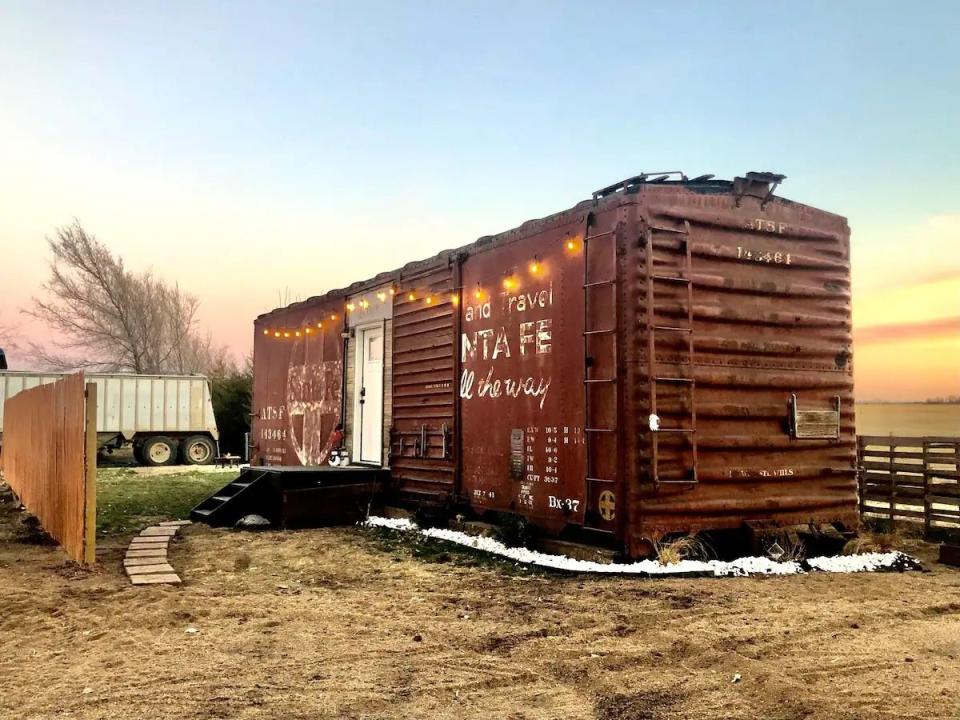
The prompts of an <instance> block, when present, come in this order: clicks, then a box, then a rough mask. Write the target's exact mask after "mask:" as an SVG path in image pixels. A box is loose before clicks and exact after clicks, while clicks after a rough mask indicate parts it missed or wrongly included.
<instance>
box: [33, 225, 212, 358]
mask: <svg viewBox="0 0 960 720" xmlns="http://www.w3.org/2000/svg"><path fill="white" fill-rule="evenodd" d="M47 243H48V244H49V246H50V250H51V252H52V253H53V260H52V261H51V262H50V278H49V280H48V281H47V282H46V283H45V284H44V286H43V289H44V291H45V295H46V297H45V298H43V299H41V298H34V299H33V306H32V307H31V308H30V309H29V310H26V311H25V312H26V313H27V314H29V315H32V316H33V317H35V318H38V319H39V320H42V321H44V322H46V323H47V324H48V325H50V327H52V328H53V329H54V330H55V331H56V333H57V337H58V340H56V341H55V342H54V344H53V348H48V347H44V346H40V345H37V344H31V346H30V348H31V351H32V354H33V355H34V357H35V358H36V360H37V361H39V362H40V363H42V364H44V365H46V366H48V367H51V368H54V369H74V368H89V369H97V370H104V371H108V372H113V371H123V372H134V373H195V372H204V371H206V369H207V367H209V366H210V365H211V363H212V361H213V357H214V355H215V354H216V353H217V352H223V351H217V350H216V349H215V348H214V347H213V343H212V341H211V339H210V338H209V336H208V337H201V336H200V335H199V333H198V332H197V327H196V325H197V319H196V314H197V308H198V306H199V301H198V300H197V298H196V297H195V296H193V295H190V294H189V293H185V292H183V291H182V290H181V289H180V288H179V286H177V285H175V284H174V285H169V284H167V283H165V282H164V281H163V280H161V279H159V278H157V277H155V276H154V275H153V274H152V273H151V272H141V273H134V272H131V271H130V270H127V268H126V267H125V266H124V264H123V259H122V258H121V257H120V256H119V255H114V254H113V253H112V252H111V251H110V250H109V249H108V248H107V247H106V246H105V245H103V244H102V243H100V242H99V241H98V240H97V239H96V238H95V237H94V236H93V235H90V234H88V233H87V232H86V231H85V230H84V229H83V228H82V227H81V226H80V223H79V222H77V221H74V222H73V224H72V225H66V226H64V227H61V228H60V229H58V230H57V234H56V237H54V238H47Z"/></svg>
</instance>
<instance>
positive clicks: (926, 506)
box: [923, 438, 932, 538]
mask: <svg viewBox="0 0 960 720" xmlns="http://www.w3.org/2000/svg"><path fill="white" fill-rule="evenodd" d="M929 449H930V442H929V441H928V440H927V439H926V438H924V439H923V536H924V537H925V538H929V537H930V509H931V505H932V503H931V502H930V461H931V456H930V452H929Z"/></svg>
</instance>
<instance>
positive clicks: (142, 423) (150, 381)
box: [0, 370, 220, 465]
mask: <svg viewBox="0 0 960 720" xmlns="http://www.w3.org/2000/svg"><path fill="white" fill-rule="evenodd" d="M64 374H65V373H42V372H29V371H12V370H3V371H0V443H2V442H3V404H4V401H5V400H6V399H7V398H9V397H13V396H14V395H16V394H17V393H18V392H21V391H22V390H29V389H30V388H33V387H37V386H38V385H44V384H47V383H52V382H56V381H57V380H59V379H60V378H62V377H63V376H64ZM85 375H86V379H87V382H92V383H95V384H96V386H97V442H98V444H99V447H100V448H101V450H105V451H108V452H112V451H113V450H114V449H116V448H120V447H123V446H124V445H127V444H130V445H132V446H133V455H134V457H135V458H136V460H137V462H139V463H141V464H142V465H172V464H174V463H176V462H177V461H180V462H184V463H187V464H190V465H205V464H208V463H211V462H213V460H214V458H215V457H216V455H217V441H218V440H219V438H220V433H219V431H218V430H217V421H216V419H215V418H214V416H213V403H212V402H211V401H210V383H209V381H208V380H207V378H205V377H203V376H202V375H126V374H106V373H86V374H85Z"/></svg>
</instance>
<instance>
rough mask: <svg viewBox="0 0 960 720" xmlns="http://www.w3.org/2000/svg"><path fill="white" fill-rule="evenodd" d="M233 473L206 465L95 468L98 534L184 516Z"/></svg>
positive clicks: (135, 529)
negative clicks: (158, 468) (158, 470)
mask: <svg viewBox="0 0 960 720" xmlns="http://www.w3.org/2000/svg"><path fill="white" fill-rule="evenodd" d="M235 472H239V471H235ZM232 477H233V474H231V473H228V472H211V471H209V470H207V469H203V470H195V469H186V468H184V469H183V471H182V472H176V471H174V472H172V473H170V472H168V473H164V474H157V473H150V472H145V469H133V468H98V469H97V535H99V536H106V535H117V534H123V533H132V532H135V531H139V530H141V529H142V528H144V527H146V526H147V525H151V524H153V523H157V522H160V521H162V520H180V519H183V518H186V517H187V515H189V514H190V509H191V508H192V507H193V506H194V505H196V504H197V503H199V502H200V501H201V500H203V499H204V498H206V497H208V496H209V495H211V494H212V493H213V492H214V491H215V490H218V489H219V488H221V487H223V486H224V485H226V484H227V483H228V482H229V481H230V480H231V479H232Z"/></svg>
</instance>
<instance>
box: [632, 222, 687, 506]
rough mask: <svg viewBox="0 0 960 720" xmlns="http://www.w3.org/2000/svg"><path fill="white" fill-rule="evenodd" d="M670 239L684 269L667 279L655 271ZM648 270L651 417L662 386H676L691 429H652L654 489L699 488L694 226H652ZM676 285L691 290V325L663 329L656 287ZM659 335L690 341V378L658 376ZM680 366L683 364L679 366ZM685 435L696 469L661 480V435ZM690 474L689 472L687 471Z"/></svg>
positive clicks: (648, 233) (651, 450) (651, 453)
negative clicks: (662, 245) (685, 396)
mask: <svg viewBox="0 0 960 720" xmlns="http://www.w3.org/2000/svg"><path fill="white" fill-rule="evenodd" d="M667 238H669V239H670V240H671V241H673V242H677V241H679V242H680V246H681V248H680V249H681V252H682V253H683V268H682V269H680V274H679V275H665V274H663V273H657V272H656V270H655V267H654V261H653V255H654V251H655V250H656V248H657V241H658V239H667ZM645 255H646V269H647V278H646V279H647V312H646V325H647V356H648V362H649V369H648V374H647V378H648V382H649V393H650V414H651V415H657V416H659V413H658V411H657V387H658V386H659V385H667V384H670V385H673V386H676V387H683V388H686V389H687V390H688V393H689V408H690V414H689V417H690V423H689V426H687V427H682V426H680V427H661V428H659V429H658V430H654V429H653V428H651V429H650V467H651V479H652V480H653V483H654V486H655V487H656V488H659V487H660V486H661V485H696V484H697V482H698V477H697V468H698V463H697V407H696V387H697V383H696V380H695V379H694V357H695V356H694V346H693V273H692V268H693V260H692V253H691V249H690V223H689V222H688V221H684V223H683V228H682V229H681V228H670V227H664V226H659V225H649V226H648V227H647V231H646V249H645ZM657 283H661V284H673V285H682V286H685V287H686V289H687V298H686V299H687V302H686V305H687V324H686V326H682V325H661V324H657V319H656V310H657V292H656V289H655V285H656V284H657ZM657 333H679V334H682V335H686V337H687V343H686V347H687V352H686V355H687V357H686V363H684V364H685V365H686V368H687V374H686V375H658V374H657V356H656V351H657V340H656V337H657ZM678 365H680V363H678ZM662 434H667V435H683V436H686V437H687V439H688V442H689V445H690V453H691V457H692V461H693V462H692V467H691V468H689V471H688V472H687V473H685V476H684V477H680V478H669V479H666V480H664V479H661V477H660V471H661V467H660V464H661V459H660V435H662ZM685 470H686V468H685Z"/></svg>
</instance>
